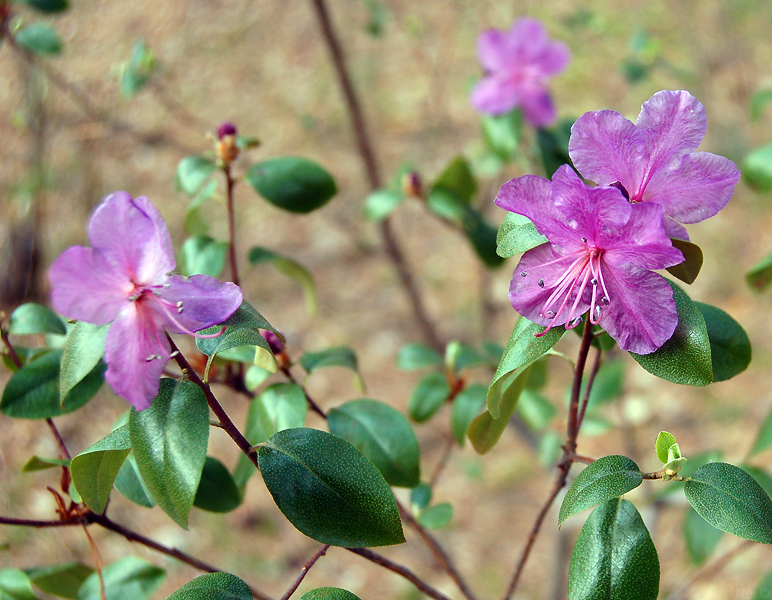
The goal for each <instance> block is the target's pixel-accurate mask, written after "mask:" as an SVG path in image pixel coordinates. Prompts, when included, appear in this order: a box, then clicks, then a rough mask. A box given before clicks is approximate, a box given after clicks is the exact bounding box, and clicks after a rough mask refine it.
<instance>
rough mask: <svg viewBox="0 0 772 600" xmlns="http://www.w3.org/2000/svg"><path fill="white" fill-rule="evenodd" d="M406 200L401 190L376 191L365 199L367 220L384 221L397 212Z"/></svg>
mask: <svg viewBox="0 0 772 600" xmlns="http://www.w3.org/2000/svg"><path fill="white" fill-rule="evenodd" d="M404 199H405V195H404V194H403V193H402V191H401V190H392V189H380V190H375V191H374V192H372V193H371V194H370V195H369V196H367V198H365V204H364V212H365V218H366V219H367V220H368V221H374V222H377V221H383V220H384V219H386V218H387V217H389V216H390V215H391V213H393V212H394V211H395V210H397V208H398V207H399V205H400V204H402V201H403V200H404Z"/></svg>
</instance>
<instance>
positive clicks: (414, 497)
mask: <svg viewBox="0 0 772 600" xmlns="http://www.w3.org/2000/svg"><path fill="white" fill-rule="evenodd" d="M431 501H432V486H430V485H429V484H428V483H419V484H418V485H417V486H415V487H414V488H413V489H412V490H410V506H411V507H412V508H413V512H414V513H416V514H418V513H420V512H421V511H422V510H423V509H425V508H426V507H427V506H429V503H430V502H431Z"/></svg>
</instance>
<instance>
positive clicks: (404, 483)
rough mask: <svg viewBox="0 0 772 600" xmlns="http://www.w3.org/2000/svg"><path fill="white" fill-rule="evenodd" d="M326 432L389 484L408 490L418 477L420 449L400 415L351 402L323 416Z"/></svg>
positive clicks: (371, 403) (380, 406) (375, 405)
mask: <svg viewBox="0 0 772 600" xmlns="http://www.w3.org/2000/svg"><path fill="white" fill-rule="evenodd" d="M327 425H328V426H329V428H330V433H333V434H335V435H337V436H338V437H342V438H343V439H344V440H347V441H348V442H349V443H350V444H351V445H352V446H354V447H355V448H356V449H357V450H359V451H360V452H361V453H362V454H364V455H365V457H366V458H368V459H369V460H370V462H372V463H373V464H374V465H375V466H376V467H377V468H378V470H379V471H380V472H381V475H383V478H384V479H385V480H386V482H387V483H388V484H389V485H392V486H395V487H408V488H412V487H415V486H416V485H418V482H419V481H420V477H421V470H420V464H419V462H420V460H419V459H420V449H419V447H418V440H417V439H416V436H415V432H414V431H413V428H412V427H410V423H408V421H407V419H406V418H405V417H404V415H403V414H402V413H400V412H399V411H397V410H395V409H394V408H392V407H391V406H388V405H387V404H384V403H383V402H378V401H376V400H367V399H361V400H353V401H352V402H347V403H346V404H343V405H341V406H339V407H337V408H334V409H333V410H331V411H330V412H329V413H327Z"/></svg>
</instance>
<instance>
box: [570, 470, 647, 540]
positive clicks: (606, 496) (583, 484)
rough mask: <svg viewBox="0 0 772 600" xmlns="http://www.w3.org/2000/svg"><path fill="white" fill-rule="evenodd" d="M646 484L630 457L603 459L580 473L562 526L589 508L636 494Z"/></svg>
mask: <svg viewBox="0 0 772 600" xmlns="http://www.w3.org/2000/svg"><path fill="white" fill-rule="evenodd" d="M642 481H643V476H642V475H641V471H640V469H639V468H638V465H636V464H635V462H633V461H632V460H630V459H629V458H627V457H626V456H619V455H613V456H604V457H603V458H599V459H598V460H596V461H595V462H593V463H591V464H589V465H587V467H585V469H584V471H582V472H581V473H579V476H578V477H577V478H576V479H575V480H574V483H573V484H572V485H571V488H570V489H569V490H568V492H567V493H566V496H565V498H563V504H561V506H560V515H559V516H558V526H560V525H562V524H563V522H564V521H565V520H566V519H568V518H569V517H571V516H573V515H575V514H577V513H579V512H581V511H583V510H585V509H586V508H590V507H591V506H595V505H596V504H602V503H604V502H606V501H607V500H610V499H612V498H617V497H618V496H621V495H622V494H626V493H627V492H629V491H630V490H634V489H635V488H637V487H638V486H639V485H641V482H642Z"/></svg>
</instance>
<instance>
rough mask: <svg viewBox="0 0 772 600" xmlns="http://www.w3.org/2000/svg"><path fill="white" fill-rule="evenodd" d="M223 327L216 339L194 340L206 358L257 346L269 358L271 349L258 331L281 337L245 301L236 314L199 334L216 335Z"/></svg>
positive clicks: (274, 368)
mask: <svg viewBox="0 0 772 600" xmlns="http://www.w3.org/2000/svg"><path fill="white" fill-rule="evenodd" d="M223 326H225V331H224V333H223V334H222V335H220V336H218V337H215V338H208V339H207V338H198V339H196V346H197V347H198V349H199V350H201V352H203V353H204V354H206V355H207V356H210V357H214V356H215V355H217V354H219V353H220V352H224V351H225V350H229V349H230V348H237V347H239V346H257V347H259V348H262V349H263V350H265V351H266V352H267V353H268V354H269V355H270V356H273V353H272V352H271V347H270V346H269V345H268V342H266V341H265V338H264V337H263V336H262V335H260V331H259V330H258V329H267V330H269V331H273V332H274V333H276V334H278V335H279V336H280V337H282V336H281V334H279V332H278V331H276V330H275V329H274V328H273V327H272V326H271V324H270V323H269V322H268V321H266V320H265V317H263V315H261V314H260V313H259V312H258V311H257V310H256V309H255V308H254V307H253V306H252V305H250V304H249V303H248V302H246V301H244V302H243V303H242V304H241V306H240V307H239V308H238V309H237V310H236V312H235V313H233V314H232V315H231V316H230V317H228V318H227V319H226V320H225V321H224V322H223V323H221V324H220V325H215V326H213V327H209V328H208V329H204V330H202V331H200V332H199V333H203V334H207V335H209V334H212V333H218V332H220V330H222V328H223ZM282 339H283V337H282ZM257 359H258V356H257V352H255V360H257ZM210 361H211V359H210ZM261 366H263V365H261ZM273 371H276V365H275V363H274V364H273Z"/></svg>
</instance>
